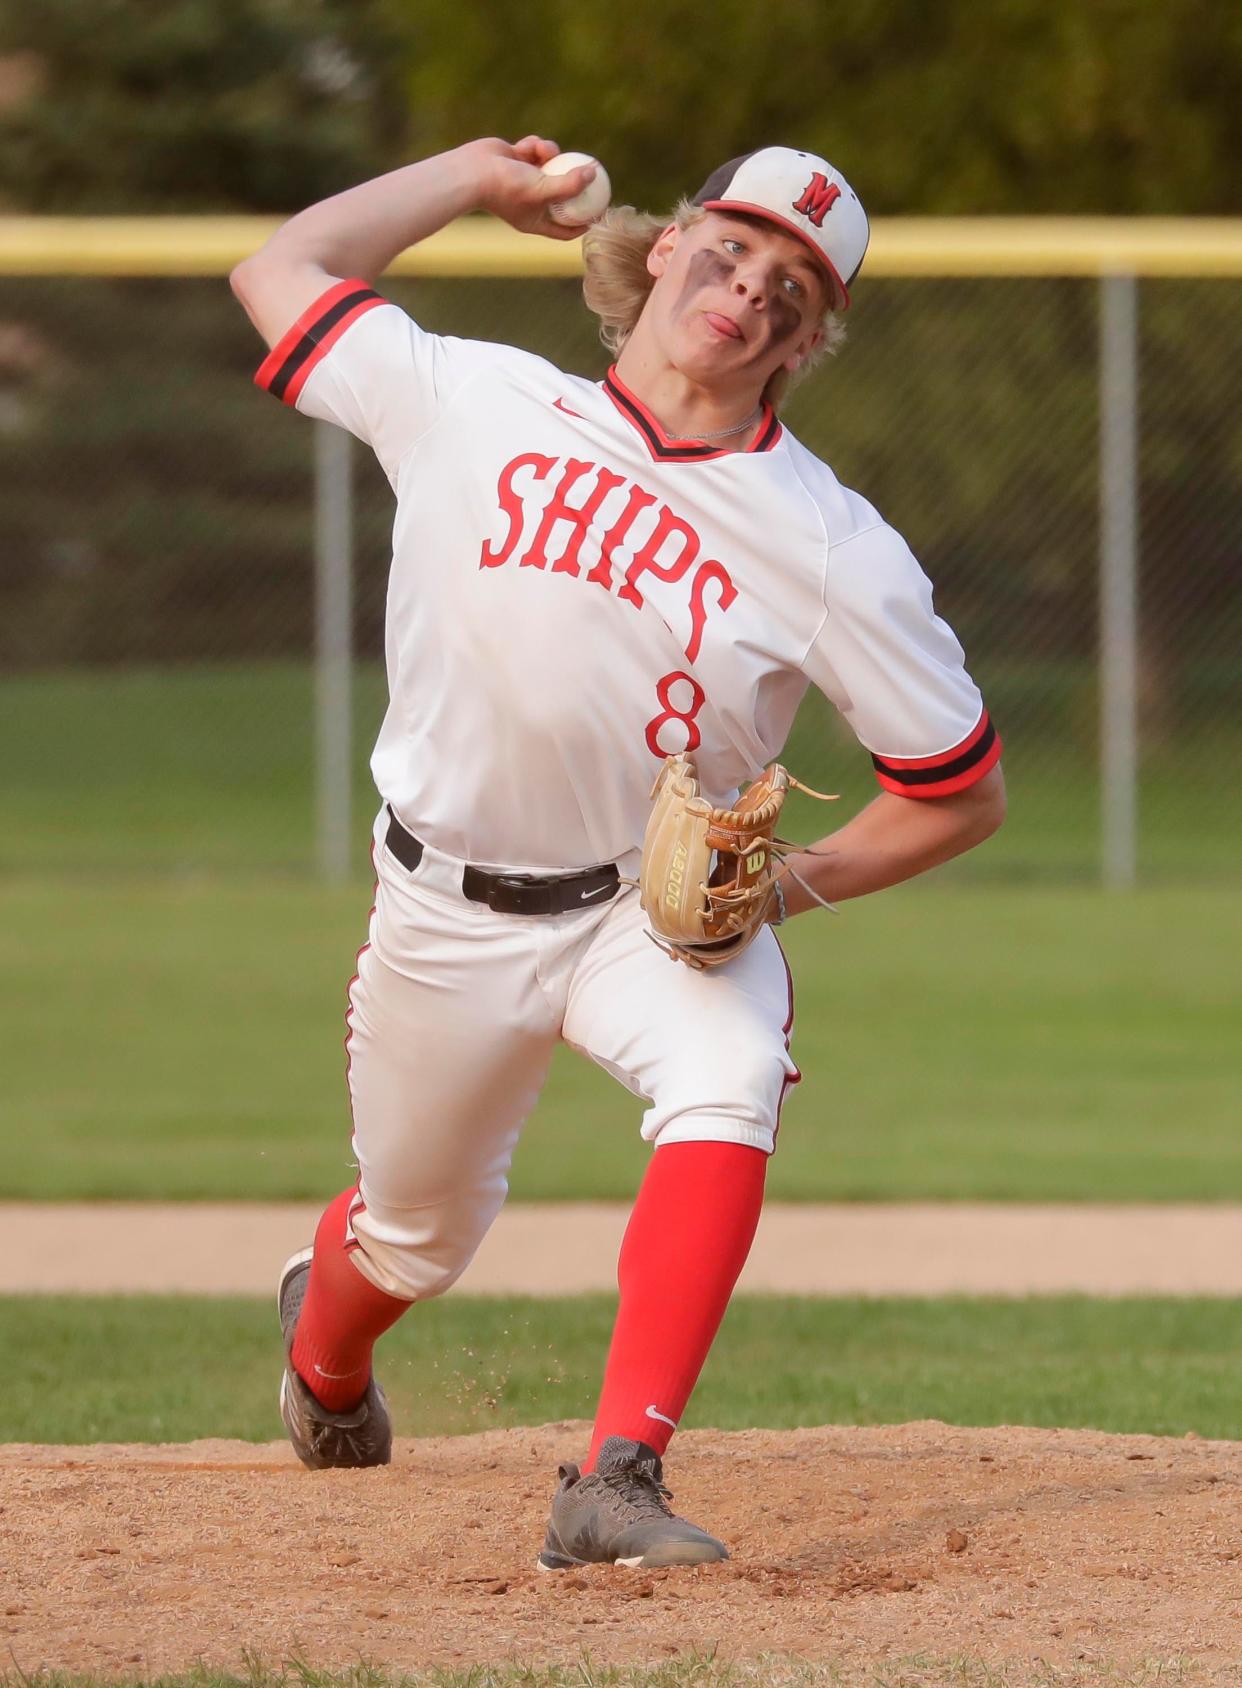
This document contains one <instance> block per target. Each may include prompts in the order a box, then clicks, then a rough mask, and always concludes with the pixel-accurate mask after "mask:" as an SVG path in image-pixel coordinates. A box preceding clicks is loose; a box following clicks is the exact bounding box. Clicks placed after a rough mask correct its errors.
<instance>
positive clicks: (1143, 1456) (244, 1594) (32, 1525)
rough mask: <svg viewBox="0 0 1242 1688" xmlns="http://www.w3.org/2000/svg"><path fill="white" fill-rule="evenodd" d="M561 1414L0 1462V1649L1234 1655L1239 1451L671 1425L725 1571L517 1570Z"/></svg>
mask: <svg viewBox="0 0 1242 1688" xmlns="http://www.w3.org/2000/svg"><path fill="white" fill-rule="evenodd" d="M586 1431H587V1427H586V1426H585V1425H579V1424H560V1425H548V1426H544V1427H543V1428H541V1429H538V1430H529V1431H496V1432H490V1433H488V1434H486V1435H481V1436H469V1437H459V1438H449V1439H441V1440H433V1441H423V1442H419V1441H403V1442H400V1443H398V1445H397V1449H396V1453H395V1457H394V1463H393V1464H392V1466H390V1467H388V1468H387V1469H385V1470H380V1471H366V1472H307V1471H303V1470H302V1469H301V1467H300V1466H298V1465H297V1464H296V1462H295V1461H294V1459H293V1456H292V1454H291V1453H290V1451H289V1449H288V1448H287V1447H286V1446H284V1445H283V1444H280V1445H272V1446H253V1445H251V1444H248V1443H241V1442H214V1441H213V1442H195V1443H191V1444H190V1445H188V1446H185V1447H137V1446H135V1447H118V1446H99V1447H65V1448H47V1447H9V1448H5V1449H0V1649H3V1651H4V1652H5V1653H6V1654H8V1655H9V1658H10V1661H11V1662H16V1664H17V1665H19V1666H20V1667H21V1669H22V1670H24V1671H27V1672H30V1671H34V1670H37V1669H39V1668H41V1667H48V1668H52V1667H58V1668H63V1669H67V1670H90V1671H92V1672H97V1673H101V1674H104V1675H108V1674H116V1675H121V1674H123V1675H128V1676H134V1675H138V1674H144V1675H145V1674H154V1673H156V1672H161V1671H173V1670H178V1669H181V1668H184V1667H185V1666H187V1665H189V1664H191V1663H192V1662H194V1661H195V1660H200V1659H201V1660H203V1661H206V1662H209V1663H213V1664H218V1665H224V1666H237V1665H239V1664H240V1663H241V1662H242V1658H243V1654H244V1653H247V1652H249V1653H254V1654H257V1655H259V1656H260V1657H262V1658H264V1659H266V1660H269V1661H272V1662H279V1661H280V1660H283V1659H287V1658H289V1657H290V1656H293V1655H295V1654H296V1655H299V1656H301V1657H303V1658H305V1659H307V1660H309V1661H311V1662H313V1663H314V1664H316V1665H321V1666H332V1665H346V1664H349V1663H353V1662H356V1661H357V1660H358V1659H359V1658H364V1659H367V1660H370V1661H371V1662H373V1663H375V1664H382V1665H390V1666H393V1667H397V1668H402V1667H404V1668H407V1669H410V1668H414V1667H416V1666H420V1665H424V1666H426V1665H455V1666H464V1665H467V1664H471V1663H500V1662H502V1661H505V1660H513V1659H516V1660H522V1661H526V1662H564V1663H570V1662H572V1661H574V1660H575V1659H579V1658H581V1656H582V1654H583V1653H584V1652H587V1653H589V1654H590V1655H591V1656H592V1657H593V1658H595V1659H598V1660H600V1661H602V1662H614V1663H624V1662H634V1661H646V1660H651V1661H655V1660H658V1659H667V1658H669V1657H671V1656H672V1655H674V1654H676V1653H679V1652H689V1651H692V1650H696V1649H697V1650H700V1651H706V1650H708V1649H711V1648H716V1649H718V1650H719V1652H720V1654H721V1655H723V1656H725V1657H728V1658H736V1659H742V1658H747V1657H751V1656H754V1655H758V1654H764V1653H772V1652H789V1653H794V1654H798V1655H801V1656H804V1657H808V1658H813V1659H815V1658H830V1659H833V1660H838V1661H842V1662H843V1663H847V1662H853V1663H861V1662H862V1661H863V1660H867V1661H878V1660H882V1659H897V1658H907V1657H909V1656H910V1655H911V1654H924V1655H927V1656H928V1657H931V1658H952V1657H958V1656H961V1655H963V1654H966V1655H970V1656H973V1657H978V1658H981V1659H983V1660H987V1661H989V1662H991V1663H994V1664H996V1665H998V1666H1001V1665H1008V1666H1010V1667H1012V1666H1015V1665H1018V1664H1019V1663H1020V1662H1021V1661H1035V1660H1037V1659H1042V1660H1045V1661H1047V1663H1048V1664H1049V1665H1052V1666H1067V1667H1074V1666H1077V1669H1079V1670H1081V1669H1082V1668H1083V1665H1082V1663H1081V1661H1083V1660H1084V1659H1085V1660H1087V1661H1090V1660H1091V1659H1098V1660H1100V1661H1101V1665H1102V1666H1103V1664H1104V1662H1105V1661H1107V1663H1108V1664H1109V1665H1110V1666H1119V1667H1123V1668H1128V1667H1131V1666H1133V1665H1135V1664H1137V1663H1138V1662H1139V1661H1152V1660H1156V1659H1169V1658H1172V1657H1174V1656H1180V1657H1183V1658H1185V1657H1187V1656H1191V1657H1193V1658H1194V1659H1195V1660H1196V1661H1197V1662H1198V1663H1199V1664H1200V1665H1201V1666H1203V1667H1205V1668H1206V1669H1207V1670H1209V1671H1213V1673H1214V1667H1215V1666H1217V1665H1219V1666H1220V1667H1221V1668H1222V1670H1223V1669H1224V1667H1225V1666H1226V1665H1227V1664H1229V1663H1230V1662H1231V1661H1232V1663H1234V1664H1235V1665H1236V1663H1237V1660H1238V1657H1239V1652H1240V1651H1242V1557H1240V1552H1242V1536H1240V1534H1239V1529H1238V1518H1239V1501H1240V1500H1242V1494H1240V1486H1242V1444H1240V1443H1225V1442H1206V1441H1199V1440H1194V1439H1186V1440H1178V1441H1171V1440H1164V1439H1160V1438H1157V1437H1147V1436H1104V1435H1098V1434H1094V1433H1090V1432H1076V1431H1075V1432H1071V1431H1046V1430H1015V1429H997V1430H960V1429H955V1428H951V1427H949V1426H946V1425H943V1424H939V1423H920V1424H907V1425H900V1426H897V1427H888V1428H883V1429H846V1428H830V1429H823V1430H801V1431H794V1432H789V1433H783V1434H775V1433H771V1432H761V1431H746V1432H742V1433H737V1434H723V1433H715V1432H707V1431H700V1432H690V1433H687V1434H685V1435H682V1436H680V1437H679V1438H678V1439H677V1443H676V1446H675V1450H674V1457H673V1458H672V1459H671V1460H670V1465H669V1472H668V1477H669V1480H670V1482H671V1483H672V1485H673V1487H674V1489H675V1490H676V1493H677V1502H676V1509H677V1510H678V1511H680V1512H683V1513H685V1515H687V1516H688V1517H691V1518H693V1519H695V1520H696V1521H698V1522H700V1523H702V1524H704V1525H707V1526H709V1527H710V1528H711V1529H713V1530H714V1531H716V1532H717V1533H718V1534H720V1535H721V1536H722V1537H723V1538H724V1539H725V1540H726V1541H727V1542H728V1543H729V1544H730V1547H731V1549H732V1553H733V1557H732V1558H731V1559H730V1560H729V1561H728V1562H727V1563H725V1564H722V1565H717V1566H706V1567H701V1568H698V1569H695V1570H680V1571H663V1572H655V1573H651V1572H641V1571H618V1570H613V1569H610V1568H597V1569H592V1570H586V1571H582V1572H574V1573H569V1574H560V1575H549V1574H544V1573H539V1572H537V1571H536V1569H535V1555H536V1552H537V1550H538V1548H539V1545H540V1543H541V1541H542V1535H543V1527H544V1523H545V1520H546V1514H547V1505H548V1500H549V1496H550V1494H551V1490H552V1487H553V1484H554V1482H555V1468H556V1463H557V1461H558V1459H561V1458H565V1457H567V1456H568V1457H573V1456H575V1455H579V1454H580V1452H581V1450H582V1449H583V1447H584V1446H585V1442H586Z"/></svg>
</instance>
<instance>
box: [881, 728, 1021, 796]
mask: <svg viewBox="0 0 1242 1688" xmlns="http://www.w3.org/2000/svg"><path fill="white" fill-rule="evenodd" d="M1000 754H1001V741H1000V735H999V734H998V733H997V731H996V728H995V727H994V726H993V725H992V721H991V717H990V716H989V715H988V712H987V710H986V709H985V710H984V712H983V714H982V715H981V716H980V717H979V721H978V725H977V726H976V727H975V728H974V729H973V731H972V732H971V733H970V734H969V735H968V736H967V737H966V738H964V739H963V740H962V742H961V743H960V744H956V745H954V746H953V748H952V750H945V751H942V752H941V753H940V754H939V755H938V756H875V755H873V756H872V758H871V760H872V762H873V763H874V765H875V777H876V778H877V779H878V780H879V782H880V784H881V785H882V786H883V787H884V789H885V791H893V792H896V794H897V795H898V796H899V797H950V796H952V794H953V793H954V792H955V791H965V790H966V788H967V786H970V785H974V783H975V781H976V780H981V779H982V778H983V776H984V774H986V773H987V772H988V771H989V770H990V769H992V768H994V767H995V766H996V764H997V763H998V762H999V761H1000Z"/></svg>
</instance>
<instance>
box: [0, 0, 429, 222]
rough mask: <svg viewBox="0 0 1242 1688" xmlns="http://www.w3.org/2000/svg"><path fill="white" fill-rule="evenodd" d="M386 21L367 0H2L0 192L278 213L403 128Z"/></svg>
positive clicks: (345, 181)
mask: <svg viewBox="0 0 1242 1688" xmlns="http://www.w3.org/2000/svg"><path fill="white" fill-rule="evenodd" d="M398 23H399V19H398V14H397V13H396V12H395V11H394V9H393V8H392V7H391V6H386V5H383V4H379V3H377V0H168V3H166V4H161V5H158V6H151V5H149V4H142V3H140V0H90V3H89V4H86V3H84V0H39V3H38V4H37V5H30V4H28V3H26V0H0V53H3V54H4V55H6V57H5V59H4V61H3V65H4V66H7V70H8V74H7V76H5V75H2V74H0V196H3V197H4V198H5V199H7V200H8V201H9V203H10V204H11V205H14V206H20V207H25V208H29V209H34V210H40V211H104V212H112V211H129V212H143V211H199V210H225V209H249V210H255V211H279V210H291V209H293V208H295V207H297V206H299V205H303V204H305V203H307V202H308V201H310V200H313V199H317V198H320V197H322V196H323V195H325V194H328V193H334V192H336V191H337V190H338V189H340V188H343V187H347V186H348V185H350V183H352V182H355V181H357V180H359V179H360V178H362V177H365V176H368V175H373V174H375V173H376V172H377V171H380V170H382V169H384V168H385V167H386V164H387V162H388V158H389V148H390V146H391V142H392V138H393V136H394V135H399V134H400V133H401V132H402V130H403V127H404V123H403V117H402V104H403V100H404V93H403V91H402V88H401V65H402V35H401V31H400V28H399V27H398ZM0 68H2V67H0Z"/></svg>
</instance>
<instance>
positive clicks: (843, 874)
mask: <svg viewBox="0 0 1242 1688" xmlns="http://www.w3.org/2000/svg"><path fill="white" fill-rule="evenodd" d="M1004 814H1005V787H1004V781H1003V779H1002V776H1001V771H1000V769H999V768H994V769H993V770H992V771H991V772H990V773H988V774H986V775H985V776H984V777H983V779H981V780H980V781H979V782H978V784H976V785H973V786H971V787H969V789H968V790H966V791H963V792H958V793H956V794H955V795H954V796H952V797H936V798H927V799H919V798H914V797H896V796H893V795H891V794H890V793H889V792H882V793H881V794H880V796H879V797H877V798H876V799H875V801H874V802H872V803H869V804H868V805H867V807H866V808H865V809H863V810H862V811H861V812H860V813H859V814H857V815H855V816H854V818H853V819H852V820H851V821H848V822H847V823H846V824H845V826H843V827H842V828H841V829H840V831H839V832H834V833H832V834H830V835H829V836H828V837H827V838H823V839H821V840H820V841H819V842H818V843H817V844H816V845H814V846H813V850H814V853H812V852H811V851H802V852H801V853H799V854H797V855H795V856H792V857H790V861H791V863H792V865H793V867H794V869H795V870H796V871H797V872H798V873H799V874H800V875H801V876H802V878H803V879H804V880H806V882H807V884H808V885H810V886H811V887H812V889H813V890H814V891H816V892H817V893H818V895H819V896H821V897H822V898H823V899H824V901H825V902H829V903H837V902H845V901H847V900H848V899H849V898H850V897H864V896H866V895H867V894H868V893H869V892H871V891H883V890H885V889H886V888H887V887H888V886H890V885H900V884H901V883H902V881H903V880H906V879H913V878H915V877H916V875H918V874H920V873H926V872H927V871H928V869H929V868H933V867H939V866H940V865H941V864H942V863H943V862H947V861H951V860H952V859H953V857H954V856H960V855H962V854H963V853H964V852H965V851H967V850H972V849H974V847H975V845H976V844H981V843H982V842H983V840H984V839H985V838H989V837H990V836H991V835H992V833H994V832H995V831H996V829H997V827H999V826H1000V824H1001V821H1002V820H1003V819H1004ZM781 883H782V889H783V890H784V893H785V906H786V910H787V912H788V913H789V914H801V913H803V912H804V911H805V910H806V909H810V908H815V907H816V906H817V905H816V901H815V898H814V897H813V896H812V895H811V894H810V892H809V891H807V890H806V889H805V887H804V886H802V885H800V884H799V883H798V881H797V880H796V879H794V877H793V875H792V874H787V875H786V876H785V878H784V879H783V880H782V882H781Z"/></svg>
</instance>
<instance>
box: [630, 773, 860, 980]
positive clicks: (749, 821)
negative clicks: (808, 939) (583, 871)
mask: <svg viewBox="0 0 1242 1688" xmlns="http://www.w3.org/2000/svg"><path fill="white" fill-rule="evenodd" d="M795 786H796V787H797V789H798V790H799V791H805V792H806V793H807V794H808V796H811V797H818V798H821V799H822V800H823V801H828V799H827V798H825V797H824V794H823V793H822V792H818V791H811V790H810V788H809V786H805V785H802V784H800V782H799V781H798V780H795V779H794V778H793V777H792V776H791V775H790V774H789V773H788V772H787V771H786V770H785V769H784V768H782V767H781V766H780V764H779V763H773V765H772V766H771V767H770V768H769V769H768V770H767V772H766V773H765V774H764V776H763V778H762V779H760V780H756V781H755V783H754V784H753V785H751V786H749V787H748V788H747V790H745V791H744V792H742V793H741V794H740V796H739V797H738V799H737V802H736V804H735V805H734V807H733V808H731V809H719V808H717V807H716V806H715V805H714V804H712V803H709V802H708V801H707V799H706V798H705V797H703V796H702V794H701V793H700V791H699V780H698V774H697V772H696V770H695V766H694V761H693V759H692V758H691V757H689V756H685V755H682V756H670V757H668V758H667V760H666V761H665V763H664V766H663V768H662V769H661V770H660V774H659V777H658V778H657V780H656V782H655V785H654V786H653V788H652V792H651V797H652V810H651V816H650V819H649V820H648V822H647V831H646V835H645V837H644V839H643V858H642V866H641V867H640V869H639V881H638V882H639V887H640V901H641V903H642V906H643V909H644V911H645V913H646V915H647V919H648V921H649V922H650V926H651V936H652V937H653V938H654V939H655V941H656V943H657V944H659V946H660V948H661V949H662V950H664V951H665V952H666V953H667V954H668V955H670V956H672V957H673V958H674V960H676V961H684V962H685V963H686V964H687V965H688V966H690V967H695V968H703V967H719V966H720V965H721V963H722V962H725V961H730V960H731V959H732V958H733V957H734V956H735V955H739V954H740V953H741V952H742V950H744V949H745V948H746V946H747V944H749V943H752V942H753V941H754V939H755V938H756V937H757V936H758V934H759V932H760V930H761V929H762V928H763V927H764V926H765V925H766V924H767V922H768V921H769V920H770V919H771V918H772V915H773V913H774V912H775V909H776V902H777V898H776V890H775V884H776V880H777V878H778V877H779V876H780V874H781V873H783V872H784V871H785V869H784V868H783V866H782V862H783V858H784V855H785V853H786V852H787V851H789V850H796V849H798V848H799V846H798V845H796V844H787V843H785V842H784V840H782V839H779V838H777V836H776V824H777V821H778V820H779V819H780V813H781V809H782V807H783V806H784V802H785V798H786V796H787V794H788V792H789V790H790V788H791V787H795Z"/></svg>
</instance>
